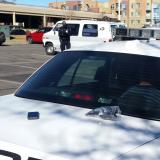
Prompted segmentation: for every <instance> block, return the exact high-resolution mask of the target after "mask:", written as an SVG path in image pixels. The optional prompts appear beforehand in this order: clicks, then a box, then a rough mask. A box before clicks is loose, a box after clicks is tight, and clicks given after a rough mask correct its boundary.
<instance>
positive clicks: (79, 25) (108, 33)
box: [43, 20, 113, 55]
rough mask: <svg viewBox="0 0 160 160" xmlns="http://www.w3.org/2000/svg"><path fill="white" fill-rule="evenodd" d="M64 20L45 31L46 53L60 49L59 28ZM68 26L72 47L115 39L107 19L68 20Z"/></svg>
mask: <svg viewBox="0 0 160 160" xmlns="http://www.w3.org/2000/svg"><path fill="white" fill-rule="evenodd" d="M62 22H63V21H58V22H57V23H56V24H55V26H54V28H53V29H52V30H51V31H50V32H48V33H45V34H44V36H43V45H44V47H45V51H46V54H49V55H52V54H55V53H56V51H60V42H59V37H58V30H59V28H60V27H61V26H62ZM66 23H67V25H68V27H69V28H70V30H71V33H70V34H71V38H70V41H71V48H72V47H73V48H74V47H78V46H81V47H83V46H86V45H90V44H95V45H96V44H97V43H99V42H104V41H105V42H110V41H112V40H113V37H112V30H111V23H110V22H106V21H92V20H66Z"/></svg>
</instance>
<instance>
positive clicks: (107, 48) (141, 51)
mask: <svg viewBox="0 0 160 160" xmlns="http://www.w3.org/2000/svg"><path fill="white" fill-rule="evenodd" d="M70 50H83V51H100V52H116V53H124V54H137V55H146V56H153V57H160V41H156V40H151V41H149V42H147V41H139V40H133V41H115V42H107V43H98V44H96V45H89V46H86V47H78V48H73V49H70Z"/></svg>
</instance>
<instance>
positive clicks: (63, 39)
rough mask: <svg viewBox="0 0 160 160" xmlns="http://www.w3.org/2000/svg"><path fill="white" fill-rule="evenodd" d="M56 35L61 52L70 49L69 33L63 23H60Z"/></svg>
mask: <svg viewBox="0 0 160 160" xmlns="http://www.w3.org/2000/svg"><path fill="white" fill-rule="evenodd" d="M58 33H59V40H60V48H61V52H63V51H64V50H65V49H69V48H71V43H70V31H69V28H68V26H67V24H66V22H65V21H63V22H62V26H61V27H60V29H59V32H58Z"/></svg>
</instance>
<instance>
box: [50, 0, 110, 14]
mask: <svg viewBox="0 0 160 160" xmlns="http://www.w3.org/2000/svg"><path fill="white" fill-rule="evenodd" d="M108 4H109V3H108V2H102V3H101V2H98V1H97V0H67V1H63V2H51V3H49V7H50V8H57V9H64V10H76V11H86V12H94V13H104V14H105V13H107V14H109V12H110V11H109V5H108Z"/></svg>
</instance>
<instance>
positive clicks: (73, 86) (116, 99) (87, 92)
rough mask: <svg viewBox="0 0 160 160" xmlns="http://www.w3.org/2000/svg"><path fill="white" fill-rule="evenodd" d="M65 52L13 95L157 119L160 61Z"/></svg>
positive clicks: (141, 57)
mask: <svg viewBox="0 0 160 160" xmlns="http://www.w3.org/2000/svg"><path fill="white" fill-rule="evenodd" d="M68 52H69V51H67V52H64V53H63V54H58V55H57V56H55V58H53V59H52V60H50V61H49V62H48V63H47V64H45V65H44V66H43V67H42V68H41V69H40V70H39V71H38V72H36V73H35V74H34V75H33V76H32V77H31V78H30V79H29V80H28V81H27V82H26V83H25V84H24V85H23V86H22V87H21V88H20V89H19V90H18V91H17V92H16V96H19V97H25V98H29V99H37V100H41V101H49V102H55V103H61V104H69V105H72V106H80V107H84V108H97V107H101V106H112V105H118V106H119V107H120V109H121V111H122V114H125V115H130V116H135V117H143V118H147V119H155V120H160V76H159V72H160V59H159V58H154V57H148V56H140V55H129V54H121V53H118V54H117V53H107V54H106V53H103V52H93V51H92V52H89V51H88V52H86V51H85V52H78V51H77V52H76V53H75V52H71V51H70V53H68ZM140 84H142V85H140Z"/></svg>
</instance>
